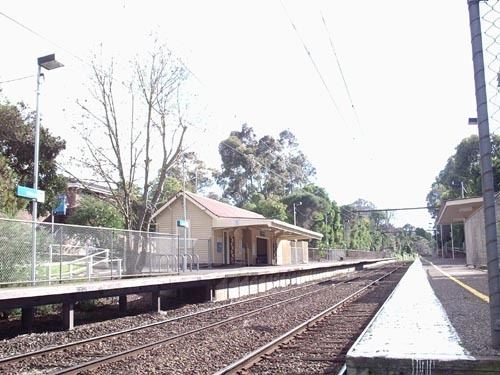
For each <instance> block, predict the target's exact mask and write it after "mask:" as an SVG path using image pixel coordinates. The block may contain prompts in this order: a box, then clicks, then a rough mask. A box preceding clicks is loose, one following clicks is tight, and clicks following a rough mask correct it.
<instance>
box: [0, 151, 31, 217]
mask: <svg viewBox="0 0 500 375" xmlns="http://www.w3.org/2000/svg"><path fill="white" fill-rule="evenodd" d="M17 181H18V177H17V175H16V174H15V173H14V171H13V170H12V169H11V168H10V166H9V164H8V163H7V159H6V158H5V156H3V155H0V214H4V215H6V216H10V217H13V216H15V214H16V213H17V212H18V211H19V210H20V209H22V208H24V207H26V205H27V201H26V200H25V199H20V198H17V197H16V195H15V191H16V185H17Z"/></svg>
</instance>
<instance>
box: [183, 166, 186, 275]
mask: <svg viewBox="0 0 500 375" xmlns="http://www.w3.org/2000/svg"><path fill="white" fill-rule="evenodd" d="M182 209H183V211H184V256H183V261H182V270H183V271H186V269H187V247H186V246H187V228H186V223H187V221H186V217H187V209H186V161H185V159H184V162H183V164H182Z"/></svg>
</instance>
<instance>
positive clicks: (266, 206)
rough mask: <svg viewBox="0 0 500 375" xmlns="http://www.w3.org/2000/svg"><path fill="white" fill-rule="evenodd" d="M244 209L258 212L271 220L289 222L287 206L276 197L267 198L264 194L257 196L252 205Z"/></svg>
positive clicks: (246, 205)
mask: <svg viewBox="0 0 500 375" xmlns="http://www.w3.org/2000/svg"><path fill="white" fill-rule="evenodd" d="M243 208H245V209H246V210H250V211H254V212H257V213H259V214H261V215H263V216H265V217H266V218H269V219H278V220H281V221H285V220H287V213H286V208H287V207H286V205H285V204H284V203H283V202H281V201H280V200H279V199H277V198H276V197H269V198H265V197H264V196H263V195H262V194H255V195H254V196H253V197H252V201H251V202H250V203H246V204H245V205H244V206H243Z"/></svg>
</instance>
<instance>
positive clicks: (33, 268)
mask: <svg viewBox="0 0 500 375" xmlns="http://www.w3.org/2000/svg"><path fill="white" fill-rule="evenodd" d="M41 74H42V67H41V66H40V65H38V74H37V76H36V115H35V154H34V156H33V189H35V191H37V190H38V154H39V147H40V76H41ZM32 202H33V203H32V204H33V208H32V220H33V224H32V228H31V281H32V282H33V284H34V283H35V282H36V221H37V216H38V201H37V198H35V199H33V201H32Z"/></svg>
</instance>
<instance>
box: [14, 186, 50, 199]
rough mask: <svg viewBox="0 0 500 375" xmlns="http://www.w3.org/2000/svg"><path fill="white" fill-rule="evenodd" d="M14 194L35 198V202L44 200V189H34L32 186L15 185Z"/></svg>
mask: <svg viewBox="0 0 500 375" xmlns="http://www.w3.org/2000/svg"><path fill="white" fill-rule="evenodd" d="M16 195H17V196H18V197H20V198H26V199H35V200H36V201H37V202H40V203H44V202H45V191H43V190H40V189H39V190H35V189H33V188H30V187H27V186H22V185H17V189H16Z"/></svg>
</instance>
